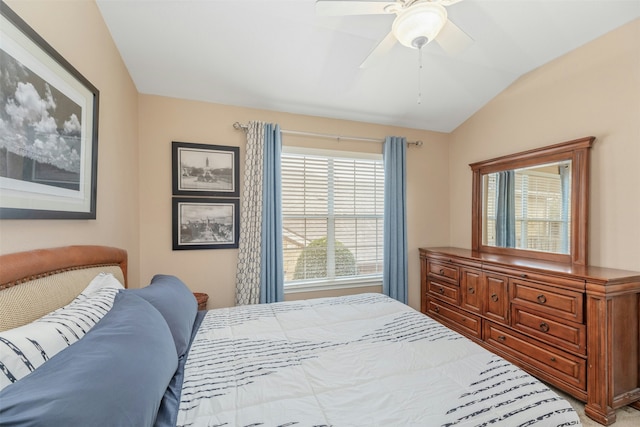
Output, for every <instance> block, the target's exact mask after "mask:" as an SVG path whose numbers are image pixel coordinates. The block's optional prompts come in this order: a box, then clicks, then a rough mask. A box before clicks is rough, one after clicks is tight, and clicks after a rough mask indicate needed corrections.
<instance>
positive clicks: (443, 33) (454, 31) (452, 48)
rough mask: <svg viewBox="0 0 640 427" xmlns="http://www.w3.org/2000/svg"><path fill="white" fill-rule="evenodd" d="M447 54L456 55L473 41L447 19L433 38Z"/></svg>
mask: <svg viewBox="0 0 640 427" xmlns="http://www.w3.org/2000/svg"><path fill="white" fill-rule="evenodd" d="M435 41H436V42H437V43H438V44H439V45H440V47H441V48H442V50H444V51H445V52H446V53H447V54H448V55H452V56H453V55H457V54H458V53H460V52H462V51H463V50H465V49H466V48H468V47H469V46H471V44H472V43H473V39H472V38H471V37H469V36H468V35H467V33H465V32H464V31H462V30H461V29H460V28H459V27H458V26H457V25H456V24H454V23H453V22H451V21H450V20H447V23H446V24H444V27H443V28H442V30H440V33H439V34H438V36H437V37H436V40H435Z"/></svg>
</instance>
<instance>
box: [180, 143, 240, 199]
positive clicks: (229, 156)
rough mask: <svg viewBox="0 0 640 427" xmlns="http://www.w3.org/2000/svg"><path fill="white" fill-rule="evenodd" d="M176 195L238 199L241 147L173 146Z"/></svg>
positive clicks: (182, 144)
mask: <svg viewBox="0 0 640 427" xmlns="http://www.w3.org/2000/svg"><path fill="white" fill-rule="evenodd" d="M172 148H173V152H172V166H173V194H174V195H177V196H209V197H239V195H240V189H239V185H238V184H239V178H240V167H239V164H240V159H239V153H240V148H239V147H227V146H223V145H208V144H193V143H188V142H177V141H174V142H173V143H172Z"/></svg>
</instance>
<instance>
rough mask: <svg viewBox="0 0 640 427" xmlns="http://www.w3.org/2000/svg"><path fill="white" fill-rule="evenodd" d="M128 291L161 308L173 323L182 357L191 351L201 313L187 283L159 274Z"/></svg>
mask: <svg viewBox="0 0 640 427" xmlns="http://www.w3.org/2000/svg"><path fill="white" fill-rule="evenodd" d="M125 292H132V293H134V294H136V295H138V296H139V297H142V298H144V299H145V300H147V301H148V302H149V303H151V305H153V306H154V307H155V308H157V309H158V311H159V312H160V313H161V314H162V316H163V317H164V319H165V320H166V321H167V324H168V325H169V329H170V330H171V334H172V335H173V339H174V341H175V344H176V352H177V354H178V357H182V356H183V355H184V354H185V353H186V352H187V346H188V345H189V340H190V339H191V331H192V329H193V322H194V321H195V319H196V313H197V312H198V302H197V301H196V298H195V297H194V296H193V293H192V292H191V291H190V290H189V288H187V285H185V284H184V283H182V281H181V280H180V279H178V278H177V277H175V276H168V275H164V274H157V275H155V276H153V278H152V279H151V283H150V284H149V286H146V287H144V288H140V289H129V290H127V291H125Z"/></svg>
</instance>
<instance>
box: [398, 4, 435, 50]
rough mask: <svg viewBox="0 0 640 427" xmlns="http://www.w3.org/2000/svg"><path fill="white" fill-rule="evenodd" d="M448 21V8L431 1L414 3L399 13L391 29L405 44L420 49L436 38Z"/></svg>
mask: <svg viewBox="0 0 640 427" xmlns="http://www.w3.org/2000/svg"><path fill="white" fill-rule="evenodd" d="M446 22H447V10H446V9H445V8H444V6H442V5H441V4H438V3H431V2H429V1H424V2H417V3H413V4H412V5H411V6H409V7H407V8H406V9H404V10H402V11H401V12H399V13H398V16H397V17H396V19H395V20H394V21H393V25H392V27H391V30H392V31H393V34H394V36H395V37H396V39H398V41H399V42H400V43H401V44H403V45H404V46H407V47H410V48H414V49H419V48H421V47H422V46H424V45H426V44H427V43H429V42H430V41H432V40H433V39H435V38H436V36H437V35H438V33H440V30H442V27H444V25H445V24H446Z"/></svg>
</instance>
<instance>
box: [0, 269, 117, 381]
mask: <svg viewBox="0 0 640 427" xmlns="http://www.w3.org/2000/svg"><path fill="white" fill-rule="evenodd" d="M120 289H123V286H122V284H121V283H120V282H119V281H118V279H116V278H115V277H114V276H113V275H112V274H105V273H100V274H98V275H97V276H96V277H95V278H94V279H93V280H92V281H91V283H89V285H88V286H87V287H86V288H85V290H84V291H82V293H81V294H80V295H78V296H77V297H76V298H75V299H74V300H73V301H71V302H70V303H69V304H67V305H66V306H64V307H62V308H59V309H57V310H55V311H52V312H51V313H49V314H47V315H45V316H43V317H41V318H39V319H38V320H35V321H33V322H31V323H29V324H27V325H24V326H20V327H19V328H15V329H9V330H7V331H3V332H0V390H2V389H3V388H4V387H6V386H8V385H10V384H12V383H14V382H16V381H18V380H19V379H20V378H22V377H24V376H26V375H28V374H29V373H31V372H32V371H34V370H35V369H36V368H38V367H39V366H41V365H42V364H44V363H45V362H46V361H47V360H49V359H50V358H52V357H53V356H54V355H56V354H57V353H58V352H60V351H62V350H64V349H65V348H67V347H68V346H70V345H71V344H73V343H74V342H76V341H78V340H79V339H80V338H82V337H83V336H84V335H85V334H86V333H87V332H88V331H89V330H90V329H91V328H92V327H93V326H94V325H95V324H96V323H98V321H99V320H100V319H102V317H104V315H105V314H107V312H108V311H109V310H110V309H111V307H112V306H113V300H114V298H115V295H116V293H118V292H119V290H120Z"/></svg>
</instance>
